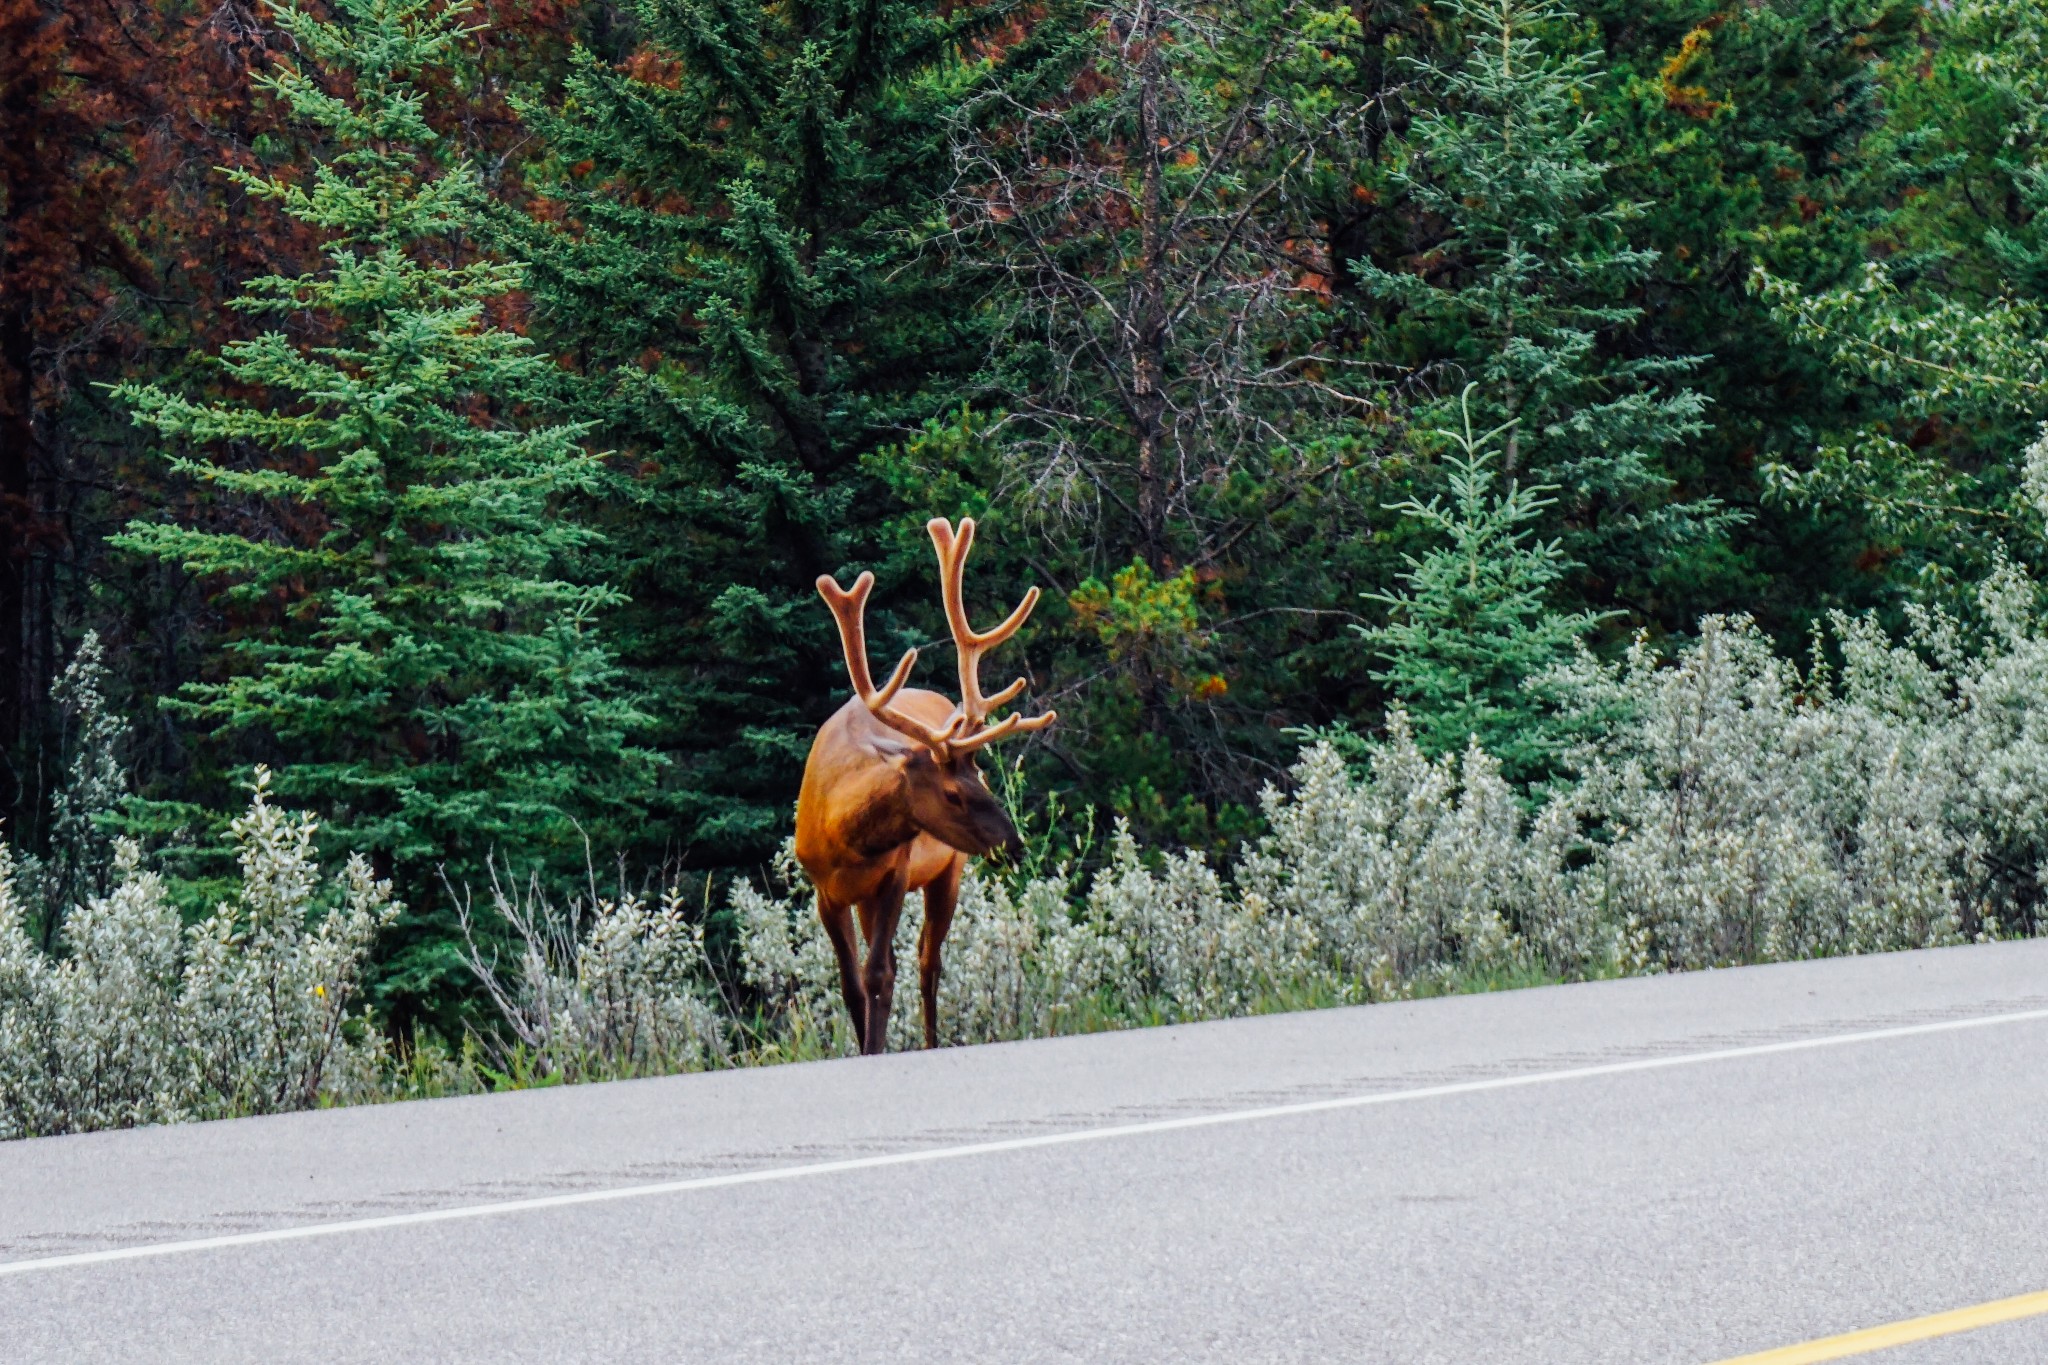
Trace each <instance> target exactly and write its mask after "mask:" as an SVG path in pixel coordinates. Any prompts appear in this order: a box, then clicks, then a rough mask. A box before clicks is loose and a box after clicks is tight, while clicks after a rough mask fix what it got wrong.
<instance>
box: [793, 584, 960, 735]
mask: <svg viewBox="0 0 2048 1365" xmlns="http://www.w3.org/2000/svg"><path fill="white" fill-rule="evenodd" d="M874 586H875V576H874V575H873V574H872V573H863V574H862V575H861V576H860V577H859V578H856V579H855V580H853V591H852V592H848V591H847V590H846V589H844V588H842V587H840V586H839V580H838V579H836V578H834V577H833V576H832V575H831V574H819V575H818V596H820V597H822V598H824V599H825V605H826V606H828V607H830V608H831V609H832V619H833V620H835V621H837V622H838V623H839V645H840V648H841V649H843V650H844V651H845V652H846V675H847V677H849V678H850V679H852V680H853V690H854V692H855V693H856V694H857V695H858V696H859V697H860V699H861V701H862V703H863V704H865V705H866V706H867V708H868V713H869V714H870V715H872V716H873V717H874V718H875V719H876V720H878V721H880V722H882V724H884V725H886V726H888V727H889V728H890V729H892V730H898V731H901V732H902V733H903V734H906V735H908V736H910V737H911V738H912V739H914V740H917V741H918V742H919V743H921V744H928V745H930V746H931V747H932V748H933V749H935V750H937V751H938V753H939V754H940V756H941V757H945V756H947V754H948V752H949V751H948V746H949V745H951V744H952V741H953V737H954V736H955V735H957V734H959V733H960V727H961V726H963V725H965V724H966V723H967V720H966V717H965V716H964V715H956V716H954V717H953V720H952V722H951V723H950V724H948V725H947V726H946V728H945V729H944V730H934V729H932V728H931V727H930V726H929V725H926V724H924V723H923V722H922V721H920V720H918V719H917V718H916V717H914V716H906V715H904V714H903V713H902V712H901V711H898V710H897V709H896V708H895V707H893V706H891V705H889V703H890V701H891V700H893V699H894V698H895V696H896V693H897V692H898V691H900V690H901V689H902V687H903V683H904V681H905V680H906V679H907V678H909V677H910V670H911V668H912V667H913V666H914V665H915V664H916V663H917V651H916V650H914V649H913V650H911V651H909V652H908V653H906V654H905V655H904V656H903V659H902V661H901V662H900V663H898V664H897V665H896V671H895V672H894V673H892V674H890V675H889V681H888V682H887V683H885V684H884V685H883V686H882V689H881V690H880V691H879V692H878V691H876V690H875V680H874V678H873V677H872V676H870V674H869V673H868V631H867V619H866V617H867V605H868V593H869V592H871V591H872V590H873V589H874Z"/></svg>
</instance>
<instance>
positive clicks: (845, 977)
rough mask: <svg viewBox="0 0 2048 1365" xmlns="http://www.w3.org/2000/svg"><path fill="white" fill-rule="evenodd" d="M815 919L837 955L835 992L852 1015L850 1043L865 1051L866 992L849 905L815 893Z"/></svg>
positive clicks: (866, 1035)
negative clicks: (861, 975) (844, 1000)
mask: <svg viewBox="0 0 2048 1365" xmlns="http://www.w3.org/2000/svg"><path fill="white" fill-rule="evenodd" d="M818 919H819V920H820V921H821V922H822V923H823V924H824V926H825V937H826V938H828V939H830V940H831V941H832V955H833V956H834V957H836V958H838V959H839V993H840V994H841V995H842V996H844V997H845V998H846V1012H847V1014H848V1015H849V1016H851V1017H852V1019H853V1041H854V1045H855V1046H856V1047H857V1048H859V1049H860V1050H861V1051H862V1052H865V1051H867V1040H868V992H867V988H866V987H865V986H863V985H862V984H861V979H860V957H859V956H858V954H857V953H856V952H855V950H854V946H853V945H854V938H853V907H852V906H850V905H842V904H839V903H837V902H835V901H831V900H827V899H826V898H825V897H824V896H823V895H822V894H821V895H819V897H818Z"/></svg>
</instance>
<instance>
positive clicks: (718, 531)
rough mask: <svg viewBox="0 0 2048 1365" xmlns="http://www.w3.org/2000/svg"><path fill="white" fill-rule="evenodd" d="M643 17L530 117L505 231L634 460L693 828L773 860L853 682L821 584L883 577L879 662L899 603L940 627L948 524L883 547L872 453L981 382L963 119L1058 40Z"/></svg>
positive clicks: (680, 9)
mask: <svg viewBox="0 0 2048 1365" xmlns="http://www.w3.org/2000/svg"><path fill="white" fill-rule="evenodd" d="M625 17H626V18H627V19H628V20H629V21H630V22H629V23H628V24H627V25H626V26H624V27H623V28H622V29H621V30H619V31H618V33H623V34H624V35H625V41H623V42H622V43H620V45H619V46H617V47H616V48H614V49H613V50H609V51H597V50H592V49H582V50H579V51H578V52H577V53H576V55H575V59H574V62H573V64H572V71H571V74H570V78H569V80H568V82H567V85H566V88H565V89H564V91H563V92H562V94H561V97H560V98H559V100H556V101H553V102H549V103H536V104H534V105H533V106H530V107H529V110H528V113H529V116H530V118H531V120H532V123H533V126H534V127H535V129H536V132H537V133H538V134H539V144H538V145H539V146H540V147H541V148H542V153H541V155H540V156H539V157H538V158H537V159H536V161H535V162H534V163H533V164H532V165H531V166H530V167H529V168H528V169H529V174H528V183H529V187H530V189H531V190H532V191H533V193H534V196H535V197H534V199H533V200H532V202H531V203H529V204H528V205H526V206H525V209H524V211H521V212H516V213H508V214H507V215H505V219H504V222H503V226H502V231H503V232H504V234H505V236H506V239H507V240H508V241H509V242H510V243H512V248H511V249H512V250H514V251H516V252H518V253H519V254H520V255H522V256H523V257H525V258H526V259H528V260H530V261H531V262H532V263H533V271H532V274H531V276H530V285H529V287H530V289H531V292H532V295H533V298H534V301H535V305H536V306H535V312H534V326H535V332H536V335H538V336H540V337H543V338H545V339H546V340H547V342H548V343H549V344H551V345H554V346H556V347H558V348H559V349H560V351H561V352H562V355H563V357H564V360H565V362H566V364H567V366H568V375H567V380H566V382H567V383H568V384H569V386H570V388H571V391H572V392H573V394H574V401H575V402H576V404H577V408H576V410H577V412H578V413H579V415H581V416H583V417H585V418H586V419H587V420H589V421H591V422H593V423H595V424H596V426H597V430H598V432H599V433H600V434H601V436H602V439H603V441H604V443H605V444H606V445H608V446H612V447H615V448H617V449H618V450H620V451H621V452H622V453H623V454H625V455H626V456H628V457H629V460H630V468H631V469H632V470H633V471H634V477H633V481H632V485H631V493H632V496H633V497H634V499H635V502H634V504H633V509H632V513H631V515H630V516H627V517H624V518H621V519H620V520H619V521H618V522H617V523H616V524H615V525H614V526H613V527H612V529H613V530H614V533H615V535H614V540H613V544H612V548H611V551H610V553H609V557H608V559H607V561H606V562H607V563H608V564H609V565H610V566H611V572H612V574H613V576H614V578H615V581H617V582H618V583H619V584H620V585H621V586H622V587H623V588H625V589H626V590H627V591H628V592H630V594H631V595H632V597H633V599H634V605H633V606H632V607H631V608H630V609H628V610H627V611H626V612H625V613H624V614H623V615H622V616H621V618H620V621H619V629H620V631H621V635H620V638H621V641H622V644H623V647H624V649H625V658H626V662H627V663H628V664H629V666H630V667H631V668H633V669H634V670H635V674H636V676H637V677H639V678H641V679H644V680H645V681H646V683H647V685H648V686H649V687H651V688H653V689H654V690H655V691H656V693H657V694H658V695H659V697H660V699H661V700H660V706H659V710H660V713H661V716H662V719H663V725H662V729H661V731H660V734H659V738H658V742H659V744H660V746H661V748H662V749H663V751H664V752H665V753H666V754H668V755H669V756H671V757H672V758H673V759H674V760H675V761H676V766H675V780H674V781H673V782H672V783H671V784H670V786H669V789H668V795H669V799H670V801H671V802H672V806H671V807H670V809H671V810H672V813H673V815H674V816H675V820H674V823H673V826H672V827H673V828H675V829H676V830H677V831H678V832H679V833H680V835H681V837H682V839H683V841H684V842H685V844H686V846H687V856H689V857H690V858H691V859H693V860H696V861H700V862H707V863H712V864H720V863H723V864H731V863H734V862H746V861H751V860H755V859H759V858H762V857H765V856H766V855H767V854H768V853H769V852H770V851H772V849H773V848H774V846H775V844H776V843H777V842H778V841H779V840H780V839H781V838H782V837H783V835H784V833H785V831H786V829H787V826H788V822H789V811H790V804H791V800H792V798H793V796H794V794H795V790H796V782H797V777H798V774H799V773H800V771H801V769H802V765H803V758H804V753H805V750H806V748H807V746H808V744H809V742H810V736H811V732H812V730H813V728H814V727H815V725H816V724H817V723H818V722H819V721H820V720H822V719H823V717H824V715H825V714H826V713H827V712H828V711H829V710H830V707H831V706H832V705H834V704H836V702H837V699H838V698H839V696H840V695H841V690H840V689H841V687H842V686H843V677H842V676H841V673H840V670H839V665H838V652H837V651H838V646H837V645H836V644H835V643H834V641H833V637H832V626H831V622H830V618H829V617H828V616H827V614H826V613H825V612H824V611H823V610H821V609H820V608H819V606H818V602H817V597H816V594H815V592H814V591H813V589H812V587H811V584H812V582H813V580H814V579H815V578H816V577H817V576H818V575H819V574H820V573H838V572H842V571H843V570H845V569H847V568H848V567H849V566H851V565H855V564H858V565H861V566H862V567H874V568H876V569H877V570H878V572H879V573H880V576H881V578H882V582H883V584H884V588H883V591H882V593H880V594H878V596H877V599H876V601H875V603H874V604H873V605H872V606H871V607H870V609H869V632H870V636H871V639H872V641H873V646H872V647H873V648H874V649H875V650H876V651H877V652H878V653H879V652H885V651H886V650H887V649H890V648H895V647H896V646H895V645H893V644H891V643H890V637H891V636H892V635H894V634H895V633H896V630H897V624H896V620H895V616H896V613H895V611H894V609H893V604H892V602H891V601H890V600H889V599H890V598H891V597H895V596H896V595H897V594H902V595H904V596H907V597H908V598H909V599H910V600H911V601H912V602H914V603H915V605H916V608H917V609H918V610H919V612H920V614H921V615H922V616H923V617H924V619H925V621H926V622H927V623H928V625H927V630H929V629H930V628H931V627H932V626H935V625H936V616H935V615H934V614H932V613H931V611H930V609H929V603H930V601H931V600H933V599H932V598H931V592H932V589H931V587H930V579H929V577H928V574H929V572H930V567H929V558H930V556H929V552H928V551H927V550H924V549H922V548H921V546H922V541H921V538H920V537H921V532H918V533H917V534H916V535H906V536H904V537H903V538H902V539H901V541H900V543H895V542H892V541H891V540H890V539H889V538H887V537H885V536H884V534H883V533H882V531H881V525H880V524H881V522H882V520H883V515H884V512H885V510H886V507H887V504H886V501H885V497H886V495H885V493H884V491H883V489H882V487H881V484H880V482H879V480H877V479H876V478H874V477H873V476H872V475H871V474H870V473H869V472H867V470H866V468H865V462H866V461H868V460H869V459H871V458H872V457H874V456H875V455H876V454H877V452H879V451H881V450H884V449H886V448H888V447H890V446H892V445H894V444H895V443H897V442H900V441H902V440H903V439H904V438H905V437H906V436H908V435H909V434H911V433H913V432H915V431H916V430H918V429H919V427H920V426H921V425H922V424H923V423H924V422H926V421H927V420H929V419H932V418H935V417H937V416H939V415H941V414H944V413H948V412H954V411H957V410H958V409H959V407H960V404H961V402H962V399H963V397H966V396H969V395H970V394H971V392H972V387H971V383H970V376H971V375H972V373H973V372H974V370H975V368H976V366H977V364H978V362H979V360H980V358H981V355H982V352H983V349H984V344H983V332H982V320H981V318H980V317H979V316H978V313H977V303H978V300H977V298H976V297H975V296H974V295H973V294H972V293H970V292H969V291H967V290H964V289H960V288H957V287H954V283H955V282H954V278H953V276H952V275H951V274H950V273H949V272H948V270H947V269H946V268H945V266H944V263H943V262H942V261H941V260H940V259H939V256H938V254H937V252H936V251H934V250H933V249H932V248H931V246H930V239H932V238H933V237H935V236H937V235H939V234H941V233H943V231H944V229H945V222H944V215H943V211H942V207H941V202H942V201H941V195H942V191H943V190H944V188H945V186H946V184H947V182H948V179H949V177H950V166H949V164H948V158H947V148H946V139H945V130H946V128H947V126H948V121H949V119H950V118H951V117H952V114H953V112H954V110H955V109H956V108H957V106H958V104H959V103H960V100H961V99H962V97H963V95H964V93H965V92H967V91H970V90H972V89H974V88H976V87H977V86H978V85H979V84H980V83H982V82H985V81H988V80H992V79H997V78H998V75H997V73H999V72H1008V71H1010V70H1012V69H1015V68H1028V67H1030V66H1031V65H1032V64H1033V63H1034V62H1035V61H1036V60H1037V57H1036V55H1035V54H1036V52H1037V45H1038V44H1039V43H1040V42H1041V40H1040V39H1038V38H1034V37H1030V36H1027V35H1024V34H1023V33H1022V30H1021V26H1020V27H1019V28H1018V29H1017V31H1012V32H1005V31H1004V26H1006V25H1009V24H1012V23H1013V22H1015V21H1016V20H1017V18H1018V10H1017V9H1016V8H1015V7H1014V6H1012V5H1010V4H1008V3H1004V2H1003V0H995V2H994V3H979V4H977V3H969V4H963V5H958V6H950V7H946V8H943V9H935V8H934V7H932V6H930V5H925V4H918V3H911V2H910V0H875V2H874V3H867V2H866V0H863V2H862V3H848V2H844V0H835V2H834V3H824V4H804V5H794V6H791V5H781V4H766V3H759V2H758V0H741V2H740V3H736V4H709V3H701V2H700V0H679V2H676V3H670V2H668V0H645V2H644V3H641V4H639V5H638V6H636V7H633V8H631V9H630V10H628V11H626V14H625ZM612 36H613V37H614V38H616V37H617V34H616V33H615V34H614V35H612ZM943 510H944V511H945V512H946V513H947V514H948V515H959V514H960V512H961V511H963V510H969V509H964V508H961V507H948V508H945V509H943ZM891 549H894V550H895V551H896V552H897V553H898V554H899V555H900V558H899V559H898V561H897V563H896V565H895V566H894V567H893V568H892V567H891V566H890V565H888V564H886V563H883V562H881V556H882V555H883V554H884V553H886V552H887V551H889V550H891ZM991 588H992V590H993V585H991ZM897 600H902V599H901V598H900V597H898V598H897ZM916 638H919V639H929V638H930V636H929V634H924V635H920V636H918V637H916Z"/></svg>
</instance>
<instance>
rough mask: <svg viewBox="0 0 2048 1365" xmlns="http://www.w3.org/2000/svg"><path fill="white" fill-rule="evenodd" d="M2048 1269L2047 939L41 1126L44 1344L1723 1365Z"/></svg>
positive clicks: (37, 1285)
mask: <svg viewBox="0 0 2048 1365" xmlns="http://www.w3.org/2000/svg"><path fill="white" fill-rule="evenodd" d="M2008 1016H2020V1017H2008ZM490 1206H495V1210H496V1211H491V1212H480V1211H479V1210H482V1209H485V1208H487V1207H490ZM444 1215H446V1216H444ZM279 1234H282V1235H281V1236H279ZM264 1238H272V1240H262V1239H264ZM152 1247H153V1248H156V1249H157V1250H156V1251H155V1252H152V1253H151V1254H147V1255H143V1256H136V1257H130V1256H129V1255H128V1253H129V1252H131V1251H132V1250H133V1249H136V1248H152ZM2043 1289H2048V941H2042V942H2033V943H2024V944H2001V945H1994V946H1988V947H1973V948H1961V949H1945V950H1940V951H1936V952H1927V953H1911V954H1898V955H1893V956H1887V957H1877V958H1864V959H1856V960H1844V961H1834V962H1823V963H1803V964H1791V965H1784V966H1775V967H1764V968H1748V969H1743V970H1738V971H1726V972H1712V973H1703V974H1698V975H1692V976H1682V977H1668V978H1660V979H1648V980H1634V981H1621V982H1605V983H1597V984H1592V985H1584V986H1569V987H1561V988H1555V989H1545V990H1530V991H1517V992H1510V993H1505V994H1500V995H1491V996H1474V997H1465V998H1459V999H1449V1000H1436V1001H1426V1002H1418V1003H1412V1004H1402V1005H1380V1006H1373V1007H1369V1008H1364V1009H1351V1010H1330V1011H1323V1012H1319V1013H1312V1014H1299V1015H1284V1016H1273V1017H1267V1018H1261V1019H1250V1020H1240V1021H1235V1022H1231V1023H1224V1024H1203V1025H1193V1026H1187V1027H1180V1028H1169V1029H1151V1030H1145V1031H1141V1032H1133V1033H1126V1034H1114V1035H1101V1036H1096V1037H1089V1038H1071V1039H1058V1040H1051V1041H1045V1042H1035V1043H1025V1044H1011V1045H1004V1046H997V1047H982V1048H965V1049H957V1050H951V1051H946V1052H940V1053H935V1054H911V1055H900V1056H892V1057H886V1058H879V1059H851V1060H847V1061H842V1062H825V1063H815V1064H810V1065H804V1066H790V1067H779V1068H770V1069H763V1070H757V1071H745V1072H727V1073H720V1074H711V1075H701V1076H688V1077H679V1078H675V1079H670V1080H659V1081H641V1082H632V1083H627V1084H620V1085H606V1086H589V1087H582V1088H577V1089H569V1090H546V1091H529V1092H525V1093H521V1094H512V1095H499V1096H489V1097H482V1098H476V1099H462V1100H441V1101H432V1102H427V1103H422V1104H407V1105H392V1106H385V1107H380V1108H368V1109H355V1110H342V1111H331V1112H326V1113H316V1114H301V1115H292V1116H288V1117H283V1118H276V1119H249V1120H238V1121H234V1122H228V1123H212V1124H195V1125H187V1126H183V1127H177V1128H164V1129H152V1130H146V1131H139V1132H129V1133H106V1134H93V1135H87V1136H83V1137H74V1138H54V1139H44V1140H39V1141H33V1142H17V1143H11V1144H0V1360H4V1361H7V1362H14V1361H43V1360H111V1361H159V1360H161V1361H173V1360H200V1361H263V1362H273V1361H296V1360H321V1361H357V1360H364V1361H368V1360H376V1361H387V1360H404V1361H441V1360H450V1361H453V1360H463V1361H469V1360H477V1361H526V1360H534V1361H572V1360H600V1359H601V1360H604V1361H607V1362H611V1361H636V1360H660V1361H676V1360H707V1361H726V1360H774V1361H781V1360H806V1361H812V1360H899V1359H911V1360H943V1361H954V1360H973V1361H1010V1360H1019V1361H1021V1360H1082V1361H1123V1360H1129V1361H1167V1360H1193V1359H1219V1360H1229V1361H1262V1360H1316V1361H1322V1360H1342V1361H1375V1362H1378V1361H1384V1362H1400V1365H1420V1363H1421V1362H1457V1363H1458V1365H1473V1363H1475V1362H1476V1363H1481V1365H1492V1363H1493V1362H1503V1363H1505V1362H1540V1363H1541V1365H1563V1363H1576V1362H1610V1361H1611V1362H1617V1365H1623V1363H1625V1365H1646V1363H1648V1362H1673V1363H1674V1365H1704V1363H1705V1362H1712V1361H1720V1360H1723V1359H1725V1358H1727V1357H1730V1356H1735V1355H1739V1354H1742V1353H1746V1352H1754V1351H1762V1350H1765V1349H1767V1348H1773V1347H1779V1346H1784V1345H1786V1344H1789V1343H1794V1342H1799V1341H1803V1340H1807V1339H1810V1338H1815V1337H1821V1336H1826V1335H1830V1334H1834V1333H1840V1332H1846V1331H1850V1330H1853V1329H1858V1328H1864V1327H1869V1326H1873V1325H1876V1324H1880V1323H1886V1322H1891V1321H1894V1320H1898V1319H1903V1318H1911V1317H1916V1316H1919V1315H1922V1314H1929V1313H1936V1312H1941V1311H1944V1310H1948V1309H1954V1308H1959V1307H1963V1306H1965V1305H1970V1304H1976V1303H1980V1302H1983V1301H1986V1300H1991V1299H1998V1298H2003V1297H2005V1296H2008V1295H2015V1294H2022V1293H2027V1292H2030V1291H2037V1290H2043ZM1872 1359H1874V1360H1877V1361H1880V1362H1881V1363H1882V1365H1961V1363H1962V1362H1997V1363H1998V1365H2014V1363H2015V1362H2019V1363H2020V1365H2027V1363H2029V1362H2048V1316H2042V1317H2036V1318H2033V1319H2031V1320H2028V1321H2025V1322H2015V1323H2009V1324H2006V1325H2004V1326H1999V1327H1991V1328H1986V1329H1984V1330H1982V1331H1978V1332H1972V1333H1968V1334H1964V1335H1958V1336H1950V1337H1946V1338H1944V1339H1942V1340H1940V1341H1934V1342H1927V1343H1924V1344H1921V1345H1917V1346H1907V1347H1902V1348H1898V1349H1894V1350H1890V1351H1886V1352H1884V1353H1882V1354H1881V1355H1879V1356H1875V1357H1872Z"/></svg>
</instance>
